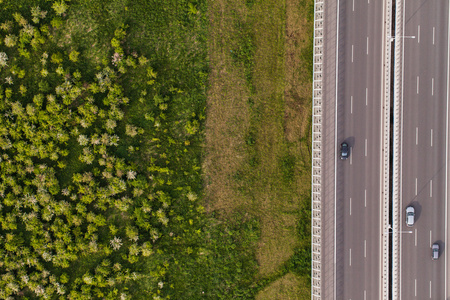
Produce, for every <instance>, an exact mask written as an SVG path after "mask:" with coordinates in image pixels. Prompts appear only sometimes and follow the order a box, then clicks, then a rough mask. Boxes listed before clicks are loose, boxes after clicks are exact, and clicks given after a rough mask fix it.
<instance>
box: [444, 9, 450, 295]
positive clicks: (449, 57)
mask: <svg viewBox="0 0 450 300" xmlns="http://www.w3.org/2000/svg"><path fill="white" fill-rule="evenodd" d="M447 5H448V4H447ZM449 18H450V5H448V18H447V23H448V28H447V113H446V116H447V118H446V120H445V123H446V124H445V131H446V134H445V197H444V199H445V201H444V202H445V218H444V219H445V226H444V227H445V245H448V243H447V218H448V210H447V202H448V93H449V87H448V86H449V71H450V70H449V69H450V65H449V60H450V20H449ZM447 252H448V250H447V251H445V253H444V265H445V269H446V270H447V272H445V274H444V296H445V299H447V297H448V296H447V284H448V282H447V273H448V265H447Z"/></svg>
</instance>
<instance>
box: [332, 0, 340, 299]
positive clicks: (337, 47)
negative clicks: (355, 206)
mask: <svg viewBox="0 0 450 300" xmlns="http://www.w3.org/2000/svg"><path fill="white" fill-rule="evenodd" d="M339 9H340V5H339V0H337V8H336V95H335V97H336V99H335V111H334V251H333V252H334V253H333V255H334V257H333V260H334V274H333V285H334V287H333V294H334V295H333V298H334V300H336V276H337V275H336V264H337V263H336V209H337V199H336V183H337V179H336V171H337V157H336V153H337V108H338V84H339V76H338V75H339Z"/></svg>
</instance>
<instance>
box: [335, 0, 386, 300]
mask: <svg viewBox="0 0 450 300" xmlns="http://www.w3.org/2000/svg"><path fill="white" fill-rule="evenodd" d="M339 12H340V13H339V35H338V39H339V60H338V83H337V86H338V89H337V111H336V112H337V115H336V119H337V122H336V137H337V138H336V144H337V145H339V144H340V143H342V142H343V141H344V140H345V141H346V142H348V144H349V145H350V147H351V151H350V157H349V159H347V160H345V161H344V160H340V159H339V155H336V160H337V161H336V207H337V208H336V241H337V243H336V261H337V265H336V278H337V279H336V290H337V291H336V299H364V300H365V299H381V298H382V296H381V279H380V277H381V261H382V259H381V251H380V243H381V234H382V233H381V232H380V225H381V224H380V222H381V220H380V218H381V217H380V215H381V180H380V176H381V173H382V172H381V160H382V157H381V147H382V140H381V138H382V136H381V127H382V124H381V122H382V114H381V113H382V105H383V98H382V66H383V57H382V53H383V45H384V43H383V35H382V33H383V23H384V19H383V18H384V14H383V1H370V0H365V1H340V9H339Z"/></svg>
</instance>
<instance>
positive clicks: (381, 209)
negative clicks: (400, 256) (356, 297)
mask: <svg viewBox="0 0 450 300" xmlns="http://www.w3.org/2000/svg"><path fill="white" fill-rule="evenodd" d="M383 2H384V3H385V4H384V5H383V22H382V24H386V6H387V4H388V3H389V1H386V2H385V1H383ZM389 19H390V20H392V19H391V18H389ZM386 31H387V30H386V26H383V30H382V32H383V34H382V45H384V46H383V47H382V51H381V58H382V60H381V61H382V62H383V63H384V62H385V61H386V51H384V47H386V46H388V45H389V47H390V46H392V44H390V41H387V38H386ZM388 43H389V44H388ZM388 66H389V67H391V65H390V64H389V65H388ZM381 70H382V72H381V74H380V75H381V78H380V82H381V83H382V84H381V93H382V95H383V97H382V100H384V101H380V120H382V121H385V119H384V117H385V110H384V105H385V100H386V99H385V95H386V92H385V91H386V90H385V89H386V88H389V89H390V87H386V86H385V81H384V79H385V75H386V72H385V70H384V68H382V69H381ZM386 109H387V108H386ZM381 124H382V126H381V127H380V141H383V138H384V137H385V135H384V132H383V129H384V125H385V123H384V122H382V123H381ZM384 146H385V145H384V142H380V170H383V171H382V172H380V200H381V201H379V202H380V204H379V213H380V215H379V216H380V219H379V230H380V234H379V240H378V242H379V246H378V247H379V255H378V258H379V266H378V268H379V272H380V275H381V276H380V277H381V278H382V277H383V276H384V272H385V271H386V270H385V269H384V267H385V266H386V265H385V264H384V259H389V258H388V257H386V258H385V257H384V241H385V238H384V233H383V231H384V225H385V224H384V221H385V217H386V216H385V214H384V208H385V207H384V205H385V204H386V203H385V202H384V197H383V195H386V194H384V193H383V191H384V187H385V185H384V178H385V177H384V174H385V172H384V166H385V165H384V164H383V163H384V151H383V150H384ZM384 192H387V193H389V191H384ZM388 220H389V218H388ZM388 239H389V234H388ZM388 241H389V240H388ZM388 255H389V254H388ZM388 265H389V264H388ZM388 268H389V267H388ZM385 281H387V282H388V281H389V278H386V279H381V280H380V281H379V284H378V290H379V295H380V297H381V295H383V289H384V287H385V285H384V282H385ZM388 294H389V292H388Z"/></svg>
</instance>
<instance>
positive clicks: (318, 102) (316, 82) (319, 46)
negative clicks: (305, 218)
mask: <svg viewBox="0 0 450 300" xmlns="http://www.w3.org/2000/svg"><path fill="white" fill-rule="evenodd" d="M324 4H325V3H324V0H315V1H314V69H313V70H314V71H313V105H312V113H313V115H312V127H313V128H312V183H311V184H312V199H311V201H312V203H311V204H312V205H311V207H312V218H311V223H312V224H311V243H312V245H311V251H312V253H311V257H312V268H311V281H312V282H311V299H312V300H319V299H321V278H320V277H321V274H322V272H321V259H322V257H321V253H320V252H321V241H322V240H321V235H322V229H321V223H322V222H321V217H322V210H321V207H322V203H321V201H322V196H321V193H322V186H321V181H322V176H321V166H322V149H321V148H322V61H323V31H324V28H323V25H324V24H323V22H324Z"/></svg>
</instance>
